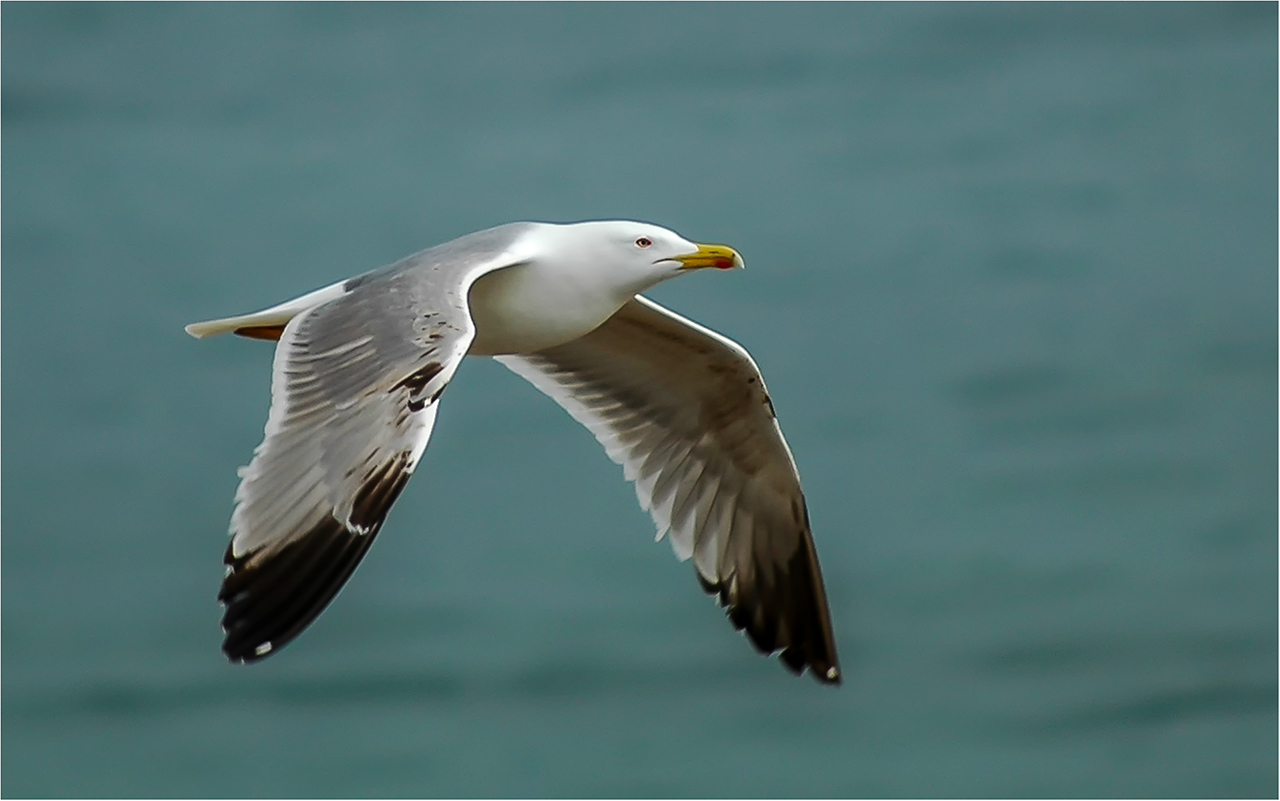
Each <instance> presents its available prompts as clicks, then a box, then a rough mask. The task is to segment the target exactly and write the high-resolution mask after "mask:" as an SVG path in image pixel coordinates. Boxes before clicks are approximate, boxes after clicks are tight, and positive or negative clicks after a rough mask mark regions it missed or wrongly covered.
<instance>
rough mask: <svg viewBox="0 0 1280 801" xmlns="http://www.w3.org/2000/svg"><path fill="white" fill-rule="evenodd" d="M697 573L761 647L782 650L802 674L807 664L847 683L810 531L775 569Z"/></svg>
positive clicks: (819, 676)
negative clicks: (726, 576)
mask: <svg viewBox="0 0 1280 801" xmlns="http://www.w3.org/2000/svg"><path fill="white" fill-rule="evenodd" d="M757 568H759V565H757ZM696 572H697V571H695V573H696ZM697 576H698V583H699V584H700V585H702V589H703V591H704V592H706V593H707V594H708V595H714V596H716V600H717V602H718V603H719V604H720V605H721V606H723V607H725V614H726V616H727V617H728V618H729V622H730V623H732V624H733V627H734V628H735V629H738V630H739V631H742V632H744V633H745V634H746V635H747V639H748V640H750V641H751V644H752V645H753V646H754V647H755V648H756V650H758V651H760V652H761V653H763V654H777V656H778V658H779V660H780V661H781V662H782V664H783V666H784V667H786V668H787V670H789V671H791V672H792V673H794V674H796V675H800V674H802V673H804V672H805V671H806V670H807V671H808V672H809V674H810V675H812V676H813V678H814V679H815V680H817V681H818V682H819V683H821V684H829V685H833V686H839V685H840V684H842V683H843V674H842V672H841V670H840V663H839V659H838V657H837V656H836V647H835V637H834V635H833V634H832V631H831V617H830V613H829V611H828V609H827V597H826V592H825V590H824V588H823V586H822V573H821V571H820V569H819V567H818V559H817V554H816V552H815V551H814V548H813V539H812V537H811V536H809V535H808V534H807V532H806V536H805V537H804V538H803V541H802V543H801V545H800V547H799V548H798V549H797V550H796V553H795V554H794V555H793V556H792V557H791V558H790V559H789V560H787V562H786V563H785V566H784V567H783V568H781V569H780V570H779V571H778V572H777V573H776V574H774V575H757V576H755V577H754V579H753V580H751V581H749V582H747V581H742V582H739V581H730V582H723V581H722V582H712V581H709V580H708V579H707V578H706V577H704V576H703V575H702V574H701V573H697Z"/></svg>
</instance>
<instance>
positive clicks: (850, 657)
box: [2, 3, 1278, 797]
mask: <svg viewBox="0 0 1280 801" xmlns="http://www.w3.org/2000/svg"><path fill="white" fill-rule="evenodd" d="M1276 31H1277V17H1276V6H1275V5H1274V4H1259V5H1251V6H1234V5H1211V6H1199V5H1177V6H1167V5H1140V6H1128V5H1105V6H1092V5H1090V6H1067V7H1063V6H1055V5H1034V6H1019V5H996V6H964V5H941V6H939V5H891V6H878V5H873V6H862V5H820V6H807V5H720V4H713V5H694V6H670V5H657V6H655V5H644V6H629V5H607V6H583V5H571V6H569V5H540V4H536V5H529V6H507V5H466V6H449V5H395V6H382V5H362V6H358V7H351V6H339V5H323V6H308V5H289V6H262V5H231V4H228V5H215V6H200V5H181V6H170V5H140V6H126V7H119V6H104V5H93V6H80V5H25V4H12V3H9V4H5V6H4V8H3V315H2V322H3V390H4V391H3V518H2V523H3V786H2V790H3V793H4V794H5V795H7V796H18V795H36V796H47V795H108V796H110V795H126V796H175V795H176V796H209V795H213V796H243V795H249V796H262V795H267V796H271V795H312V796H368V795H382V796H405V795H409V796H440V795H446V796H477V795H479V796H488V795H496V796H511V795H519V796H546V795H560V796H583V795H587V796H637V795H639V796H796V795H798V796H829V795H840V796H860V795H877V796H901V795H917V796H920V795H923V796H932V795H950V796H973V795H979V796H983V795H994V796H1007V795H1029V796H1045V795H1050V796H1052V795H1072V796H1098V795H1102V796H1114V795H1148V796H1149V795H1174V796H1179V795H1197V796H1232V795H1260V796H1273V797H1274V796H1275V794H1276V793H1277V514H1276V512H1277V505H1276V488H1277V480H1278V478H1277V461H1276V448H1277V348H1276V342H1277V302H1276V298H1277V178H1276V176H1277V146H1276V143H1277V33H1276ZM615 216H620V217H630V218H640V219H648V220H652V221H655V222H658V223H662V224H665V225H668V226H671V227H673V228H676V229H677V230H679V231H681V232H682V233H684V234H685V235H687V236H689V237H691V238H694V239H698V240H701V241H723V242H727V243H730V244H732V245H734V246H736V247H737V248H738V249H739V250H740V251H741V252H742V253H743V254H744V256H745V258H746V261H747V265H748V269H747V270H746V271H745V272H740V273H732V274H714V275H712V274H699V275H696V276H692V277H689V278H686V279H682V280H680V281H676V282H673V283H671V284H668V285H665V286H663V287H661V288H660V289H659V290H658V291H656V292H655V293H653V294H654V296H655V297H657V298H658V299H659V300H661V301H662V302H664V303H666V304H668V305H670V306H672V307H674V308H676V309H677V310H679V311H681V312H684V313H686V314H688V315H690V316H692V317H694V318H695V319H698V320H699V321H702V322H704V323H705V324H707V325H710V326H712V327H714V328H717V329H718V330H721V331H723V332H725V333H726V334H728V335H730V336H732V337H734V338H736V339H738V340H739V341H740V342H742V343H743V344H744V345H745V346H747V347H748V348H749V349H750V350H751V351H752V352H753V353H754V355H755V356H756V358H757V360H758V361H759V363H760V365H761V367H762V368H763V370H764V372H765V375H766V377H767V378H768V380H769V383H770V388H771V391H772V394H773V396H774V401H775V405H776V407H777V409H778V412H779V415H780V416H781V419H782V421H783V424H784V427H785V429H786V432H787V435H788V438H789V440H790V442H791V445H792V447H793V449H794V450H795V454H796V459H797V461H798V462H799V465H800V469H801V473H802V475H803V477H804V480H805V485H806V489H807V492H808V497H809V504H810V509H811V514H812V519H813V525H814V529H815V532H816V537H817V540H818V548H819V553H820V556H821V559H822V564H823V567H824V570H825V574H826V580H827V588H828V592H829V595H830V600H831V608H832V614H833V617H834V621H835V625H836V629H837V637H838V639H839V643H840V647H841V651H842V656H843V660H844V663H845V674H846V683H845V685H844V686H843V687H842V688H840V689H838V690H831V689H827V688H823V687H820V686H818V685H817V684H816V683H814V682H812V681H810V680H808V679H803V680H801V679H795V678H793V677H791V676H790V675H788V674H787V673H786V672H785V671H784V670H783V669H782V668H781V667H780V666H779V665H778V664H777V663H776V661H771V660H766V659H763V658H760V657H758V656H756V655H755V653H754V652H753V651H752V649H751V648H750V647H749V646H748V645H747V644H746V643H745V642H744V641H743V640H742V638H741V636H740V635H738V634H736V633H734V632H733V631H732V630H731V628H730V627H729V625H728V624H727V623H726V622H725V621H724V620H723V619H722V615H721V613H720V612H719V611H718V610H717V609H716V608H715V607H714V605H713V604H712V603H711V602H710V600H709V599H707V598H706V597H705V596H703V594H702V593H701V591H700V590H699V589H698V587H697V584H696V582H695V581H694V578H693V574H692V570H691V568H690V566H689V565H680V564H678V563H677V562H676V561H675V560H674V559H673V558H672V555H671V553H670V548H669V547H668V546H667V544H666V543H661V544H654V543H653V542H652V529H651V524H650V523H649V521H648V519H647V517H646V516H645V515H644V514H642V513H641V512H640V511H639V509H638V508H636V504H635V499H634V496H633V493H632V491H631V489H630V487H628V486H627V485H625V484H624V483H623V482H622V480H621V476H620V471H619V470H618V469H617V468H616V467H615V466H613V465H612V464H611V463H610V462H609V461H608V460H607V458H606V457H605V456H604V454H603V453H602V452H600V450H599V448H598V446H597V445H596V444H595V442H594V441H593V440H592V438H591V437H590V435H589V434H588V433H587V432H585V431H583V430H581V429H579V428H578V426H577V425H576V424H575V423H573V421H572V420H571V419H570V418H569V417H568V416H567V415H566V414H564V413H563V412H562V411H561V410H559V409H558V408H556V407H555V406H554V405H553V404H551V403H550V402H548V401H547V400H546V399H545V398H543V397H542V396H541V395H540V394H539V393H537V392H536V391H535V390H533V389H532V388H531V387H529V386H527V385H525V384H524V383H523V382H522V381H521V380H520V379H518V378H516V377H515V376H514V375H511V374H509V373H507V372H506V371H505V370H504V369H503V368H501V367H500V366H498V365H496V364H493V363H492V362H489V361H479V360H477V361H476V362H475V363H468V364H465V365H464V367H463V370H462V371H460V373H459V376H458V378H457V380H456V381H455V383H454V384H453V386H452V388H451V389H450V390H449V393H448V394H447V396H446V397H445V399H444V403H443V406H442V411H441V414H440V421H439V426H438V428H437V431H436V435H435V439H434V441H433V442H432V445H431V447H430V449H429V450H428V451H427V455H426V457H425V459H424V462H423V465H422V467H421V468H420V469H419V471H418V478H417V479H415V481H414V482H413V483H412V484H411V485H410V487H409V489H408V491H407V492H406V493H405V495H404V497H403V498H402V500H401V501H400V503H399V504H398V506H397V508H396V509H395V511H394V512H393V513H392V515H391V518H390V521H389V523H388V526H387V528H386V529H385V530H384V532H383V534H382V536H381V537H380V538H379V542H378V544H377V547H375V548H374V549H373V550H372V551H371V553H370V555H369V557H368V559H367V560H366V562H365V564H364V565H363V566H362V567H361V569H360V570H359V571H358V573H357V574H356V576H355V578H354V580H353V581H352V582H351V584H350V586H349V587H348V588H347V590H346V591H344V593H343V594H342V595H341V597H340V598H339V599H338V600H337V602H335V604H334V605H333V606H332V607H331V608H330V609H329V611H328V612H326V613H325V614H324V615H323V616H322V617H321V618H320V620H319V621H318V622H317V623H316V625H315V626H314V627H313V628H312V629H311V630H310V631H308V632H307V633H306V634H305V635H304V636H303V637H302V638H300V639H299V640H298V641H297V642H295V643H294V644H293V645H292V646H290V647H289V648H288V649H286V650H285V651H283V652H282V653H281V654H279V655H278V656H275V657H273V658H272V659H270V660H268V661H266V662H265V663H262V664H260V665H256V666H253V667H248V668H246V667H237V666H231V665H228V664H226V663H225V662H224V661H223V659H222V657H221V656H220V654H219V652H218V645H219V642H220V634H219V630H218V618H219V610H218V607H217V605H216V604H215V603H214V594H215V592H216V589H217V586H218V584H219V582H220V579H221V576H222V564H221V556H222V551H223V548H224V545H225V528H226V523H227V518H228V516H229V514H230V511H231V497H232V493H233V491H234V489H235V484H236V477H235V468H236V467H237V466H238V465H240V464H243V463H244V462H246V461H247V459H248V457H249V455H250V452H251V449H252V448H253V446H254V445H255V444H256V443H257V442H258V440H259V437H260V435H261V431H262V425H263V422H264V420H265V417H266V410H267V400H268V379H269V365H270V360H271V349H270V347H268V346H265V345H263V344H261V343H256V342H251V341H245V340H239V339H233V338H227V339H218V340H212V341H208V342H196V341H194V340H191V339H189V338H187V337H186V336H185V335H184V334H183V333H182V325H183V324H184V323H187V322H191V321H193V320H197V319H205V318H208V317H213V316H220V315H224V314H230V313H236V312H241V311H246V310H249V309H252V308H257V307H260V306H262V305H265V304H267V303H272V302H276V301H279V300H282V299H285V298H287V297H290V296H292V295H294V294H297V293H300V292H302V291H304V290H308V289H311V288H313V287H316V286H319V285H321V284H324V283H327V282H330V281H334V280H337V279H339V278H343V277H345V276H348V275H352V274H355V273H358V272H362V271H364V270H367V269H370V268H373V267H376V266H379V265H381V264H384V263H387V262H389V261H391V260H393V259H396V258H398V257H400V256H402V255H405V254H407V253H409V252H412V251H414V250H417V249H419V248H422V247H425V246H427V245H430V244H434V243H437V242H440V241H444V240H447V239H450V238H452V237H454V236H457V235H460V234H463V233H466V232H468V231H472V230H476V229H479V228H484V227H488V226H490V225H494V224H498V223H502V222H506V221H510V220H518V219H549V220H574V219H583V218H595V217H615Z"/></svg>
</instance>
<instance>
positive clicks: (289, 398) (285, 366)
mask: <svg viewBox="0 0 1280 801" xmlns="http://www.w3.org/2000/svg"><path fill="white" fill-rule="evenodd" d="M515 234H518V229H514V230H505V231H504V230H503V229H495V230H494V231H490V232H482V233H481V234H478V235H472V236H471V237H464V238H463V239H462V240H455V241H454V242H451V243H448V244H446V245H442V246H440V247H438V248H433V249H431V250H427V251H423V252H422V253H419V254H416V255H415V256H411V257H410V258H408V259H406V260H404V261H402V262H400V263H397V264H395V265H392V266H390V267H388V268H384V269H383V270H379V271H375V272H374V273H369V274H367V275H364V276H360V277H358V278H353V279H351V280H349V281H347V282H345V283H344V284H342V285H341V288H342V290H343V292H342V294H340V295H339V296H337V297H333V296H332V295H333V293H332V292H330V291H329V290H326V292H327V293H328V294H323V295H322V298H323V302H322V303H320V304H319V305H316V306H313V307H310V308H306V309H303V310H301V311H299V310H298V309H297V308H295V307H296V306H297V302H291V303H289V304H283V305H282V306H281V307H277V308H278V309H285V310H287V311H288V312H290V313H292V314H293V316H292V317H291V318H289V320H288V323H287V324H286V325H285V326H284V328H283V331H282V334H281V337H280V340H279V343H278V344H277V346H276V353H275V359H274V361H273V369H272V381H271V411H270V412H269V414H268V416H267V424H266V431H265V436H264V438H263V441H262V443H261V444H260V445H259V446H258V447H257V448H256V449H255V450H254V457H253V460H252V461H251V462H250V463H249V465H248V466H246V467H244V468H241V470H240V476H241V479H242V480H241V483H240V486H239V488H238V489H237V490H236V506H235V510H234V512H233V513H232V516H231V542H230V544H229V545H228V547H227V552H226V558H225V562H226V565H227V575H226V577H225V579H224V580H223V585H222V589H221V592H220V593H219V594H218V600H219V601H221V602H222V604H223V605H224V606H225V612H224V614H223V619H222V626H223V630H224V632H225V634H226V637H225V640H224V642H223V652H224V653H225V654H226V655H227V657H228V658H230V659H232V660H235V661H253V660H256V659H261V658H263V657H265V656H267V655H268V654H271V653H274V652H275V651H277V650H279V649H280V648H281V647H282V646H283V645H285V644H286V643H288V642H289V641H290V640H292V639H293V638H294V637H296V636H297V635H298V634H299V633H300V632H301V631H302V630H303V629H305V628H306V627H307V626H308V625H310V623H311V622H312V621H313V620H314V619H315V618H316V616H318V615H319V614H320V613H321V612H322V611H323V610H324V609H325V607H326V606H328V604H329V602H330V601H332V600H333V598H334V597H335V596H336V595H337V594H338V592H339V591H340V590H341V589H342V587H343V585H344V584H345V583H346V581H347V579H348V578H350V576H351V574H352V573H353V572H354V571H355V569H356V567H357V565H359V563H360V560H361V559H362V558H363V557H364V555H365V553H366V552H367V551H368V550H369V547H370V546H371V545H372V544H373V540H374V538H375V537H376V536H377V534H378V531H379V530H380V529H381V527H382V524H383V521H384V520H385V519H386V516H387V512H388V511H389V510H390V508H391V506H392V504H393V503H395V500H396V498H397V497H398V496H399V495H400V493H401V491H402V490H403V489H404V487H405V484H406V483H407V482H408V481H409V478H410V476H411V475H412V474H413V470H414V468H415V467H416V466H417V463H418V460H419V459H420V458H421V456H422V453H423V451H424V449H425V448H426V446H427V442H428V441H429V439H430V437H431V430H432V427H433V425H434V423H435V417H436V408H437V405H436V404H437V401H438V399H439V397H440V394H441V393H442V392H443V391H444V389H445V387H446V386H447V385H448V383H449V381H450V380H451V379H452V377H453V374H454V372H455V371H456V370H457V368H458V364H459V363H460V362H461V360H462V358H463V356H464V355H465V354H466V352H467V349H468V347H469V346H470V344H471V341H472V339H473V338H474V335H475V327H474V325H473V323H472V321H471V317H470V313H469V310H468V308H467V292H468V289H469V288H470V285H471V284H472V283H473V282H474V281H475V279H476V278H478V277H479V276H480V275H483V274H485V273H487V272H490V271H492V270H496V269H501V268H503V267H506V266H511V265H512V264H513V263H516V261H518V259H517V260H516V261H513V259H514V258H515V257H513V256H512V255H511V253H510V249H509V245H510V244H511V241H512V240H513V238H514V235H515ZM335 286H337V285H335ZM318 294H319V293H313V294H312V296H317V295H318ZM312 296H307V297H312ZM240 319H241V318H232V321H233V322H238V321H239V320H240ZM272 319H274V318H272ZM210 328H212V326H210ZM201 332H202V333H203V329H202V330H201Z"/></svg>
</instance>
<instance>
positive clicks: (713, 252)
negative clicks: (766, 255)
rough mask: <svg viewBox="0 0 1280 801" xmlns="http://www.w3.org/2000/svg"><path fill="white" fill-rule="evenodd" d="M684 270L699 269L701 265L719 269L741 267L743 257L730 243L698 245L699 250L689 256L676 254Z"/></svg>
mask: <svg viewBox="0 0 1280 801" xmlns="http://www.w3.org/2000/svg"><path fill="white" fill-rule="evenodd" d="M676 261H678V262H680V265H681V267H680V269H682V270H697V269H699V268H701V267H715V268H716V269H718V270H732V269H733V268H734V267H739V268H741V267H742V266H743V264H742V257H741V256H739V255H738V251H736V250H734V249H733V248H731V247H729V246H728V245H698V250H697V251H696V252H694V253H690V254H689V255H688V256H676Z"/></svg>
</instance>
